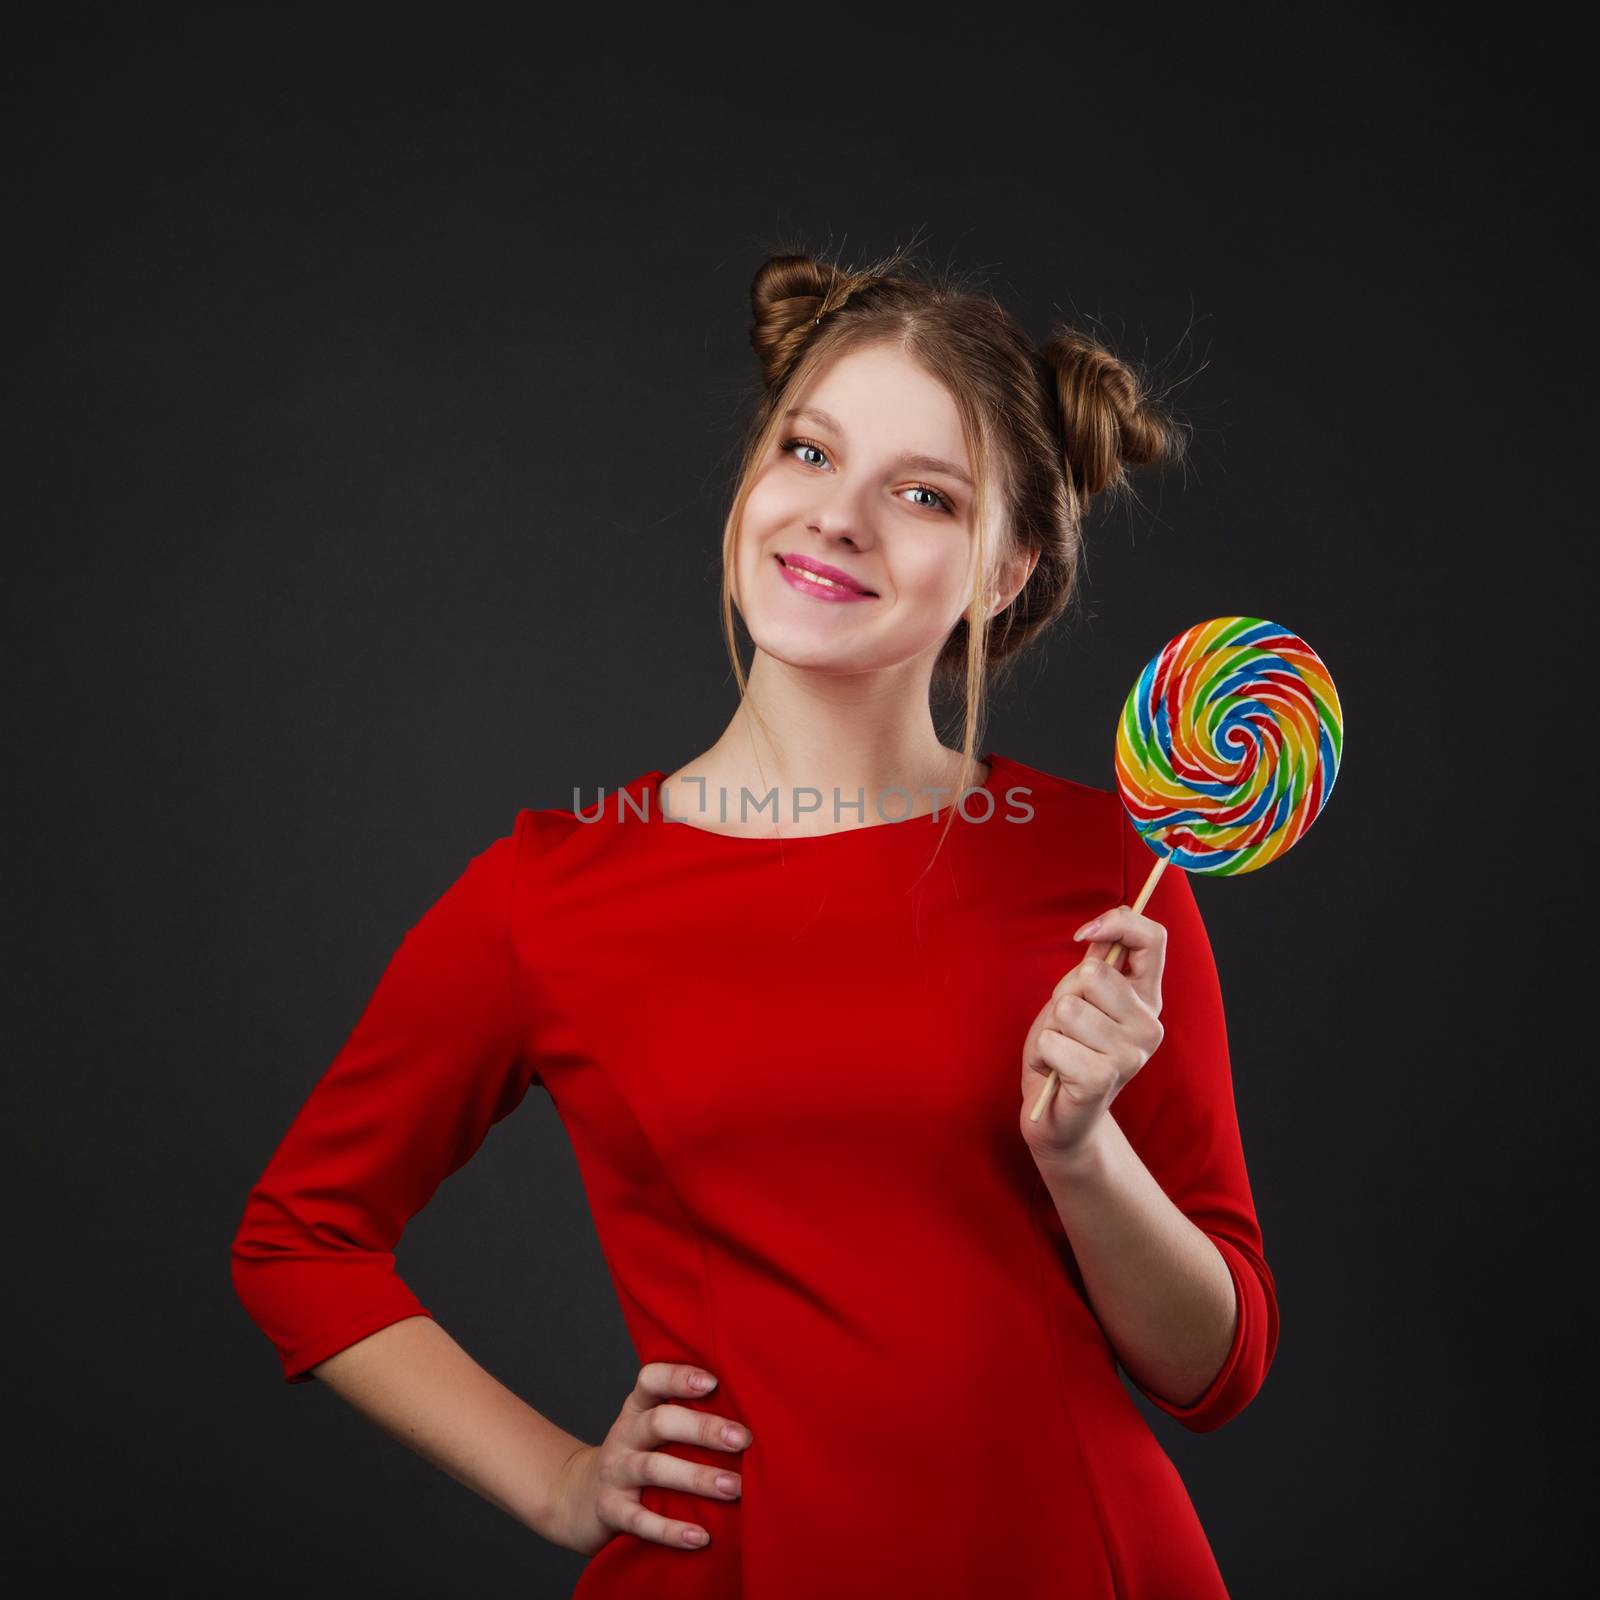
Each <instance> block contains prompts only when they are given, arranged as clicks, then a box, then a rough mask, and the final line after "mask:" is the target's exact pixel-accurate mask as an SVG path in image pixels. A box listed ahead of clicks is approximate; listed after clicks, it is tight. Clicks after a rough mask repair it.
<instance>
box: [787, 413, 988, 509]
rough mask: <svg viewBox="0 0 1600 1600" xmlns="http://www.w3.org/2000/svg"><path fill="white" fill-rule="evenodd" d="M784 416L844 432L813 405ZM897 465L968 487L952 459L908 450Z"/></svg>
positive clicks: (838, 424)
mask: <svg viewBox="0 0 1600 1600" xmlns="http://www.w3.org/2000/svg"><path fill="white" fill-rule="evenodd" d="M784 416H785V417H811V418H813V419H814V420H815V421H817V422H820V423H821V424H822V425H823V427H825V428H832V429H833V431H834V432H835V433H840V434H842V433H843V432H844V427H843V425H842V424H841V423H840V422H839V419H838V418H837V417H831V416H829V415H828V413H827V412H826V411H819V410H818V409H817V408H816V407H815V406H795V407H792V408H791V409H790V410H788V411H786V412H784ZM895 465H896V466H897V467H920V468H921V469H922V470H923V471H924V472H943V473H946V474H947V475H948V476H950V477H952V478H954V479H955V480H956V482H957V483H964V484H966V486H967V487H968V488H969V489H970V488H971V487H972V479H971V478H969V477H968V476H967V474H966V472H965V470H964V469H963V468H961V467H958V466H956V465H955V463H954V462H952V461H943V460H941V459H940V458H939V457H938V456H921V455H916V454H914V453H912V452H910V451H908V452H907V453H906V454H904V455H901V456H897V457H896V458H895Z"/></svg>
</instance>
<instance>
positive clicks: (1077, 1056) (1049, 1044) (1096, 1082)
mask: <svg viewBox="0 0 1600 1600" xmlns="http://www.w3.org/2000/svg"><path fill="white" fill-rule="evenodd" d="M1039 1055H1040V1056H1041V1057H1042V1058H1043V1064H1042V1065H1041V1064H1039V1063H1030V1065H1032V1066H1033V1068H1034V1070H1035V1071H1036V1072H1050V1071H1052V1070H1053V1071H1054V1072H1055V1074H1056V1076H1057V1077H1059V1078H1060V1080H1061V1091H1062V1093H1063V1094H1065V1095H1067V1096H1068V1097H1069V1098H1070V1099H1071V1100H1072V1101H1073V1103H1074V1104H1075V1105H1083V1104H1085V1103H1086V1102H1090V1101H1094V1100H1099V1099H1101V1098H1103V1097H1104V1096H1105V1095H1106V1094H1108V1093H1110V1091H1111V1090H1112V1089H1113V1088H1114V1087H1115V1086H1116V1082H1117V1069H1116V1068H1115V1066H1113V1065H1112V1063H1111V1062H1109V1061H1107V1060H1106V1058H1105V1057H1104V1056H1103V1055H1101V1054H1100V1052H1099V1051H1098V1050H1091V1049H1090V1048H1089V1047H1088V1046H1087V1045H1084V1044H1080V1043H1079V1042H1078V1041H1077V1040H1076V1039H1069V1038H1068V1037H1067V1036H1066V1035H1065V1034H1064V1033H1057V1032H1056V1030H1055V1029H1054V1028H1046V1029H1045V1030H1044V1032H1043V1033H1041V1034H1040V1035H1039Z"/></svg>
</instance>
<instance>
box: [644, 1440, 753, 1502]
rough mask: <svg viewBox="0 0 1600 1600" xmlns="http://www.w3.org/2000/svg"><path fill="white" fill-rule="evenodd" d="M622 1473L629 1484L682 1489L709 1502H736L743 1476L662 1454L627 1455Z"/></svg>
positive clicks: (660, 1452) (648, 1451)
mask: <svg viewBox="0 0 1600 1600" xmlns="http://www.w3.org/2000/svg"><path fill="white" fill-rule="evenodd" d="M625 1472H626V1475H627V1481H628V1482H629V1483H639V1484H651V1485H653V1486H654V1487H656V1488H658V1489H683V1490H685V1491H687V1492H688V1493H689V1494H703V1495H706V1496H708V1497H709V1498H711V1499H713V1500H737V1499H738V1498H739V1491H740V1487H741V1485H742V1484H743V1482H744V1479H743V1476H742V1475H741V1474H740V1473H738V1472H735V1471H734V1470H733V1468H731V1467H708V1466H706V1465H705V1464H704V1463H703V1462H699V1461H685V1460H684V1458H683V1457H682V1456H675V1455H669V1454H668V1453H667V1452H666V1451H665V1450H634V1451H631V1452H629V1456H628V1460H627V1463H626V1466H625Z"/></svg>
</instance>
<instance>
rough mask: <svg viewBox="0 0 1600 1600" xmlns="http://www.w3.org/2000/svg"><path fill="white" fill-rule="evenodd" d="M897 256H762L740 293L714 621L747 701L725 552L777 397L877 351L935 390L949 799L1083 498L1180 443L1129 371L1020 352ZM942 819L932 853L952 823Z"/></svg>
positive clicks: (770, 438)
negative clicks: (742, 384)
mask: <svg viewBox="0 0 1600 1600" xmlns="http://www.w3.org/2000/svg"><path fill="white" fill-rule="evenodd" d="M907 255H908V252H907V250H906V248H904V247H903V248H901V249H899V250H896V251H894V252H892V253H891V254H890V255H889V256H887V257H885V258H883V259H882V260H880V261H877V262H875V263H873V264H872V265H870V266H866V267H862V268H857V269H854V270H852V269H848V268H845V267H842V266H840V265H838V264H837V263H835V262H831V261H824V260H820V259H818V258H817V257H815V256H812V255H804V254H783V255H772V256H769V257H768V258H767V260H766V261H765V262H763V263H762V265H761V268H760V270H759V271H757V273H756V275H755V279H754V282H753V283H752V284H751V288H750V303H751V308H752V310H753V312H754V322H753V324H752V326H751V329H750V342H751V344H752V345H753V346H754V348H755V352H756V355H757V357H758V358H759V360H760V363H761V380H762V381H761V391H760V398H759V402H758V405H757V408H756V411H755V415H754V417H753V418H752V420H751V422H750V425H749V428H748V431H747V434H746V437H745V439H744V442H743V445H742V448H741V449H740V453H739V457H738V464H737V467H736V469H735V474H734V489H733V496H732V501H731V503H730V506H729V509H728V515H727V519H726V521H725V523H724V525H723V534H722V594H721V614H722V625H723V635H724V639H725V642H726V644H727V649H728V656H729V659H730V660H731V661H732V663H733V671H734V677H735V679H736V680H737V682H738V685H739V696H740V700H741V702H742V703H744V704H745V705H746V708H747V709H748V710H749V711H750V712H751V713H752V714H753V715H754V716H755V717H756V720H757V721H758V722H760V723H761V725H762V727H763V728H765V727H766V726H767V725H766V722H765V721H764V719H763V718H762V717H761V715H760V712H759V711H758V710H757V708H756V707H755V705H754V703H753V702H752V701H750V700H749V695H748V684H747V680H746V678H745V674H744V669H743V667H742V665H741V663H740V660H739V651H738V644H737V639H736V636H735V630H734V609H733V586H732V574H733V570H734V553H735V542H736V539H737V535H738V530H739V525H740V522H741V520H742V518H743V516H744V507H745V502H746V500H747V499H748V498H749V495H750V491H751V489H752V487H753V486H754V483H755V479H756V476H757V474H758V473H759V471H760V469H761V467H762V466H763V464H764V463H765V462H766V460H767V457H768V454H769V452H770V451H771V449H772V448H773V446H774V444H775V442H776V439H777V435H778V434H779V432H780V431H781V430H782V429H783V427H784V413H785V411H786V410H787V409H788V408H789V406H790V405H791V403H792V397H793V396H794V395H796V394H797V393H798V392H799V391H800V390H801V389H803V388H804V387H805V386H806V385H807V384H808V383H810V381H811V380H812V379H813V378H814V377H815V376H816V375H817V374H818V373H819V372H820V371H821V369H822V368H823V367H824V366H826V365H827V364H829V363H830V362H832V361H833V360H834V359H835V358H837V357H838V356H840V355H842V354H844V353H845V352H846V351H849V350H856V349H861V348H863V347H865V346H867V345H875V344H880V343H893V344H895V345H897V346H898V347H899V348H900V349H902V350H903V351H905V353H906V354H907V355H909V356H910V357H911V358H912V359H913V360H915V361H917V362H918V363H919V364H920V365H921V366H922V367H923V368H925V369H926V370H927V371H928V372H929V373H930V374H931V375H932V376H933V377H934V378H936V379H938V380H939V381H940V382H941V383H943V384H944V386H945V387H946V389H947V390H948V391H949V393H950V395H951V397H952V399H953V400H954V402H955V406H956V410H957V412H958V413H959V415H960V418H961V428H962V434H963V437H964V439H965V441H966V446H967V451H968V454H969V457H970V459H971V461H972V466H973V479H974V486H975V488H974V506H973V517H974V531H975V538H976V543H977V549H976V558H977V559H976V565H975V576H974V580H973V588H972V594H971V597H970V603H969V605H968V608H967V611H966V612H965V613H964V614H963V616H962V617H961V619H960V620H959V621H958V622H957V623H956V625H955V627H954V628H953V629H952V630H951V632H950V635H949V637H948V638H947V639H946V640H945V643H944V646H943V648H942V649H941V650H940V653H939V655H938V657H937V658H936V660H935V663H934V669H933V677H932V683H931V686H930V687H931V691H932V692H933V693H934V694H935V696H938V695H944V694H956V695H958V696H959V700H960V702H961V704H962V708H963V715H962V743H961V756H962V761H961V778H960V783H959V785H958V791H957V793H958V796H959V795H962V794H965V793H966V791H967V789H968V786H969V783H970V780H971V777H972V772H973V769H974V767H975V766H976V765H977V760H976V757H975V755H974V751H975V750H976V748H977V743H978V740H979V738H980V736H981V730H982V725H983V719H984V715H985V711H986V688H987V686H988V682H989V679H990V678H991V676H997V675H998V674H999V673H1000V672H1001V671H1002V670H1004V671H1010V670H1011V669H1012V668H1013V667H1014V665H1015V662H1016V660H1017V658H1018V657H1019V655H1020V654H1021V652H1022V651H1023V650H1024V649H1025V647H1026V646H1027V645H1028V644H1029V643H1030V642H1031V641H1032V640H1033V639H1035V638H1037V637H1038V636H1039V635H1040V634H1041V633H1043V632H1044V631H1045V630H1046V629H1047V628H1048V627H1049V625H1050V624H1051V623H1052V622H1053V621H1054V620H1055V619H1056V618H1057V617H1058V616H1060V615H1061V614H1062V613H1063V612H1064V611H1065V610H1066V609H1067V608H1068V606H1069V605H1071V604H1072V603H1073V602H1074V601H1075V599H1076V596H1077V580H1078V568H1079V564H1080V561H1081V556H1082V548H1083V519H1084V514H1085V512H1086V511H1087V509H1088V506H1089V502H1090V500H1091V498H1092V497H1093V496H1095V495H1097V494H1100V493H1102V492H1106V491H1109V492H1110V493H1112V494H1113V495H1114V494H1116V493H1117V492H1118V491H1122V490H1124V489H1126V488H1127V486H1128V474H1127V469H1128V468H1129V467H1134V466H1146V465H1166V464H1170V463H1173V462H1176V461H1178V460H1180V459H1181V457H1182V454H1183V435H1182V433H1181V432H1180V430H1179V427H1178V425H1177V424H1176V423H1175V422H1174V421H1173V420H1172V419H1171V417H1170V416H1169V415H1168V414H1167V412H1166V411H1165V410H1164V409H1163V408H1162V407H1161V406H1159V405H1158V404H1157V403H1156V402H1155V401H1153V400H1151V399H1150V398H1148V397H1147V396H1146V394H1145V390H1144V386H1143V383H1142V381H1141V379H1140V377H1139V376H1138V375H1137V374H1136V373H1135V371H1134V370H1133V369H1132V368H1131V367H1130V366H1129V365H1128V364H1126V363H1125V362H1123V361H1121V360H1119V359H1118V358H1117V357H1116V356H1115V355H1113V354H1112V353H1111V351H1109V350H1108V349H1106V348H1105V347H1104V346H1103V345H1102V344H1101V343H1099V342H1098V341H1097V340H1095V339H1093V338H1091V337H1090V336H1089V335H1088V334H1086V333H1083V332H1081V331H1079V330H1078V329H1075V328H1071V327H1067V326H1063V325H1058V326H1056V327H1055V328H1054V329H1053V330H1052V332H1051V334H1050V336H1049V338H1048V339H1047V340H1046V341H1045V342H1044V343H1043V344H1042V345H1035V344H1034V343H1033V341H1032V340H1031V339H1029V337H1028V336H1027V334H1026V333H1025V332H1024V331H1023V330H1022V328H1021V327H1020V326H1019V325H1018V323H1017V322H1016V320H1015V319H1014V318H1013V317H1012V316H1011V314H1010V313H1009V312H1007V311H1006V310H1005V309H1004V307H1002V306H1001V305H1000V303H999V302H998V301H997V300H995V299H994V297H993V296H992V295H990V294H988V293H986V292H978V293H974V292H971V291H969V290H967V289H965V288H963V287H962V286H961V285H960V284H959V283H957V282H955V281H954V280H953V279H951V278H949V277H947V278H945V279H943V280H939V281H932V280H930V279H928V278H926V277H922V276H918V275H916V274H915V273H914V272H911V271H908V270H906V266H907ZM1033 552H1037V553H1038V560H1037V562H1036V564H1035V566H1034V568H1033V571H1032V572H1031V574H1030V575H1029V577H1028V580H1027V582H1026V583H1025V584H1024V585H1023V587H1022V589H1021V590H1020V591H1019V592H1018V593H1017V595H1016V597H1015V598H1014V599H1013V600H1012V601H1011V602H1010V604H1009V605H1008V606H1006V608H1005V610H1004V611H1003V612H1002V613H1001V614H1000V615H999V616H998V617H997V618H995V619H994V620H993V621H991V620H990V618H989V607H990V604H991V603H992V591H991V587H990V585H991V583H992V581H993V576H994V574H995V572H996V571H997V570H998V568H999V567H1000V565H1001V563H1002V562H1003V561H1004V560H1006V559H1007V558H1009V557H1011V556H1013V555H1018V554H1025V553H1027V554H1031V553H1033ZM955 811H956V806H955V805H954V804H952V805H951V807H950V809H949V813H948V815H947V816H946V818H945V824H944V832H943V833H941V835H940V843H941V844H942V843H943V840H944V837H945V835H946V834H947V833H948V831H949V828H950V825H951V823H952V822H953V820H954V817H955Z"/></svg>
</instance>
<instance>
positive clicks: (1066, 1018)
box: [1039, 994, 1122, 1058]
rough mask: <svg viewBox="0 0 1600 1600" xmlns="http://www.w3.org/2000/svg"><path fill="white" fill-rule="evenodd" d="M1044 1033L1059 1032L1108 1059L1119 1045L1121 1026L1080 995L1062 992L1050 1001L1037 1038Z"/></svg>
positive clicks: (1114, 1053)
mask: <svg viewBox="0 0 1600 1600" xmlns="http://www.w3.org/2000/svg"><path fill="white" fill-rule="evenodd" d="M1047 1033H1056V1034H1060V1035H1061V1037H1062V1038H1064V1039H1070V1040H1071V1041H1072V1042H1073V1043H1074V1044H1078V1045H1082V1046H1083V1048H1084V1049H1085V1050H1089V1051H1092V1052H1093V1053H1094V1054H1095V1055H1098V1056H1105V1057H1107V1058H1110V1057H1114V1056H1115V1055H1116V1054H1117V1052H1118V1050H1119V1049H1120V1048H1121V1044H1122V1035H1121V1030H1120V1025H1119V1024H1118V1023H1116V1022H1114V1021H1113V1020H1112V1019H1111V1018H1110V1017H1108V1016H1107V1015H1106V1014H1105V1012H1103V1011H1102V1010H1100V1008H1099V1007H1098V1006H1097V1005H1095V1003H1094V1002H1093V1001H1092V1000H1089V999H1087V998H1085V996H1083V995H1081V994H1064V995H1062V996H1061V998H1060V999H1059V1000H1055V1001H1053V1002H1052V1003H1051V1006H1050V1011H1049V1014H1048V1015H1047V1016H1046V1017H1045V1020H1044V1026H1043V1027H1042V1028H1041V1029H1040V1030H1039V1037H1040V1038H1041V1039H1043V1038H1044V1036H1045V1035H1046V1034H1047Z"/></svg>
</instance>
